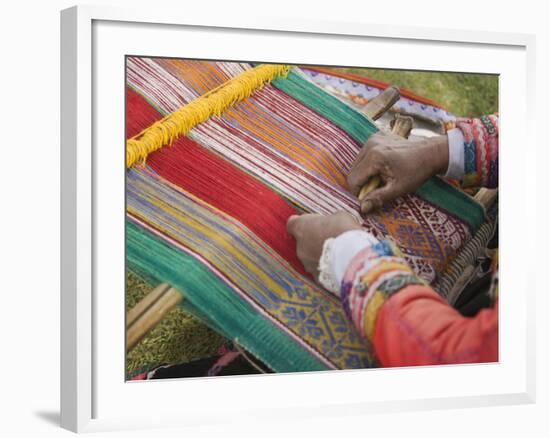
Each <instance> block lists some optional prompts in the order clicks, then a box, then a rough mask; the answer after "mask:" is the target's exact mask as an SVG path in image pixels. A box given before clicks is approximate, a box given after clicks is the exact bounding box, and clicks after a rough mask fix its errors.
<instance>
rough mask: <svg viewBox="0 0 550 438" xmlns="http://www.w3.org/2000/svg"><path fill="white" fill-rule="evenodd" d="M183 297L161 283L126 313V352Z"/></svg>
mask: <svg viewBox="0 0 550 438" xmlns="http://www.w3.org/2000/svg"><path fill="white" fill-rule="evenodd" d="M182 301H183V295H182V294H181V293H180V292H178V291H177V290H176V289H174V288H172V287H170V285H168V284H166V283H162V284H161V285H159V286H158V287H156V288H155V289H154V290H153V291H152V292H150V293H149V294H148V295H147V296H145V297H144V298H143V299H142V300H141V301H140V302H139V303H138V304H136V306H135V307H134V308H133V309H132V310H130V312H128V318H127V320H130V319H131V320H132V322H131V323H129V324H128V323H127V325H126V351H130V350H132V349H133V348H134V347H135V346H136V345H137V344H138V343H139V342H140V341H141V340H142V339H143V338H144V337H145V336H146V335H147V334H148V333H149V332H150V331H151V330H152V329H153V328H155V327H156V326H157V325H158V323H159V322H160V321H162V320H163V318H164V317H165V316H166V315H167V314H168V313H169V312H170V311H171V310H172V309H174V308H175V307H176V306H177V305H178V304H180V303H181V302H182Z"/></svg>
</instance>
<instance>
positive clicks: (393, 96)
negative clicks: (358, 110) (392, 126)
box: [363, 85, 400, 120]
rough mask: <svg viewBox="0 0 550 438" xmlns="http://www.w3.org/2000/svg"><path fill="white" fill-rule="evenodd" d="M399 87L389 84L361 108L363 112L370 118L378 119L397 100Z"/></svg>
mask: <svg viewBox="0 0 550 438" xmlns="http://www.w3.org/2000/svg"><path fill="white" fill-rule="evenodd" d="M399 97H400V93H399V88H397V87H395V86H393V85H392V86H391V87H388V88H386V89H385V90H384V91H383V92H382V93H380V94H379V95H378V96H376V97H375V98H374V99H371V100H370V101H369V102H368V103H367V104H366V105H365V107H364V108H363V112H364V113H365V114H366V115H367V116H369V117H370V118H371V119H372V120H378V119H379V118H380V117H382V116H383V115H384V114H385V113H386V111H388V110H389V109H390V108H391V107H392V106H393V105H394V104H395V102H397V101H398V100H399Z"/></svg>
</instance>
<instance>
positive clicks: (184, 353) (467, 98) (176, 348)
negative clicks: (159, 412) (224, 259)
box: [126, 68, 498, 376]
mask: <svg viewBox="0 0 550 438" xmlns="http://www.w3.org/2000/svg"><path fill="white" fill-rule="evenodd" d="M337 70H340V71H344V72H348V73H354V74H359V75H364V76H367V77H370V78H372V79H378V80H381V81H384V82H388V83H390V84H392V85H396V86H398V87H404V88H408V89H410V90H411V91H413V92H414V93H416V94H418V95H420V96H424V97H427V98H429V99H433V100H435V101H436V102H438V103H440V104H441V105H443V106H444V107H445V108H446V109H447V110H448V111H450V112H452V113H453V114H455V115H457V116H464V117H478V116H481V115H484V114H491V113H494V112H497V111H498V77H497V76H496V75H481V74H463V73H435V72H418V71H403V70H380V69H367V68H364V69H360V68H338V69H337ZM153 286H154V285H151V284H148V283H147V282H145V281H144V280H143V279H141V278H140V277H138V276H137V275H135V274H132V273H130V272H129V273H128V275H127V288H126V291H127V292H126V307H127V309H130V308H132V307H133V306H134V305H135V304H136V303H137V302H138V301H139V300H140V299H141V298H143V297H144V296H145V294H146V293H148V292H149V291H150V290H151V289H152V288H153ZM223 342H224V340H223V338H222V337H221V336H219V335H218V334H216V333H215V332H214V331H212V330H211V329H209V328H208V327H206V326H205V325H203V324H202V323H201V322H200V321H198V320H197V319H195V318H194V317H193V316H192V315H189V314H188V313H186V312H185V311H183V310H182V309H181V308H178V309H176V310H174V311H172V313H170V314H169V315H168V317H167V318H165V320H164V321H163V322H162V323H160V324H159V325H158V326H157V327H156V328H155V329H154V330H153V331H151V333H150V334H149V335H148V336H147V337H146V338H145V339H144V340H143V341H142V342H141V343H140V344H139V345H138V346H137V347H136V348H135V349H134V350H133V351H131V352H130V353H129V354H128V355H127V357H126V372H127V375H128V376H131V375H133V374H135V373H137V372H140V371H143V370H145V369H147V368H150V367H152V366H155V365H159V364H161V363H181V362H187V361H190V360H193V359H198V358H201V357H205V356H206V355H210V354H214V353H215V352H216V350H217V349H218V348H219V347H220V346H221V345H222V344H223Z"/></svg>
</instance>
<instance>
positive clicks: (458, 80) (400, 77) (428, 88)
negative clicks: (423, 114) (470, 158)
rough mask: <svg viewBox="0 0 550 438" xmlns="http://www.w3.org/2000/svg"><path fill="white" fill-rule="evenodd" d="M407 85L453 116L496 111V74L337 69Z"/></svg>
mask: <svg viewBox="0 0 550 438" xmlns="http://www.w3.org/2000/svg"><path fill="white" fill-rule="evenodd" d="M335 70H339V71H343V72H346V73H354V74H357V75H362V76H367V77H370V78H372V79H378V80H380V81H384V82H388V83H390V84H391V85H396V86H398V87H403V88H408V89H409V90H411V91H413V92H414V93H416V94H418V95H420V96H424V97H427V98H429V99H432V100H435V101H436V102H437V103H439V104H441V105H442V106H444V107H445V108H446V109H447V110H448V111H450V112H452V113H453V114H455V115H456V116H462V117H479V116H482V115H486V114H492V113H495V112H498V76H497V75H488V74H472V73H440V72H422V71H406V70H381V69H372V68H336V69H335Z"/></svg>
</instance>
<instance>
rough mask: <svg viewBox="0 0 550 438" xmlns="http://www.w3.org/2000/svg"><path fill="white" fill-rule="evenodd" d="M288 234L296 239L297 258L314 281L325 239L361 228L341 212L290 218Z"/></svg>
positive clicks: (317, 276) (354, 220) (316, 278)
mask: <svg viewBox="0 0 550 438" xmlns="http://www.w3.org/2000/svg"><path fill="white" fill-rule="evenodd" d="M286 226H287V230H288V232H289V233H290V234H291V235H292V236H294V238H295V239H296V252H297V255H298V258H299V259H300V261H301V262H302V264H303V265H304V268H305V270H306V271H307V272H309V273H310V274H311V275H313V277H314V278H315V280H318V279H319V269H318V267H319V259H320V258H321V254H322V252H323V243H324V242H325V240H326V239H329V238H331V237H337V236H339V235H340V234H342V233H345V232H346V231H351V230H360V229H361V226H360V225H359V223H358V222H357V220H356V219H355V218H354V217H353V216H352V215H351V214H349V213H346V212H345V211H341V212H338V213H334V214H331V215H329V216H323V215H320V214H303V215H301V216H296V215H294V216H291V217H290V218H289V219H288V222H287V225H286Z"/></svg>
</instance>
